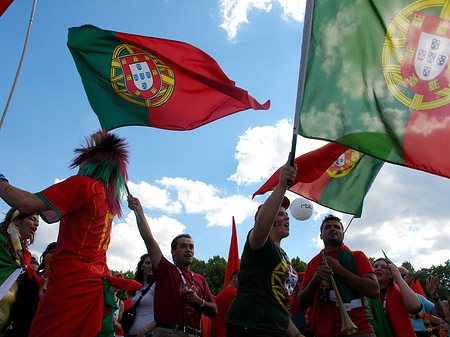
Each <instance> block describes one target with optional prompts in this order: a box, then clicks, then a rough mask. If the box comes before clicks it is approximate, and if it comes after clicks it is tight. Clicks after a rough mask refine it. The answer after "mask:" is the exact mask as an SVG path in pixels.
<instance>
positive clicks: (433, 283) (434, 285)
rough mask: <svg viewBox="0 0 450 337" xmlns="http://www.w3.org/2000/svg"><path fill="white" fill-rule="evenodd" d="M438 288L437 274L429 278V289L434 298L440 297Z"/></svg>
mask: <svg viewBox="0 0 450 337" xmlns="http://www.w3.org/2000/svg"><path fill="white" fill-rule="evenodd" d="M438 288H439V278H438V277H437V276H433V277H431V278H429V279H427V290H428V292H429V293H430V295H431V297H432V298H433V299H435V298H438V297H439V295H438V293H437V290H438Z"/></svg>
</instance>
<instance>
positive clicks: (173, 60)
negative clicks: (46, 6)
mask: <svg viewBox="0 0 450 337" xmlns="http://www.w3.org/2000/svg"><path fill="white" fill-rule="evenodd" d="M67 45H68V47H69V50H70V52H71V54H72V56H73V58H74V60H75V64H76V66H77V69H78V72H79V73H80V76H81V79H82V82H83V86H84V89H85V91H86V94H87V96H88V99H89V103H90V104H91V107H92V109H93V110H94V112H95V113H96V114H97V116H98V118H99V121H100V124H101V126H102V128H103V129H106V130H111V129H114V128H117V127H120V126H125V125H142V126H152V127H156V128H161V129H169V130H191V129H195V128H197V127H199V126H202V125H204V124H207V123H210V122H212V121H214V120H216V119H219V118H222V117H225V116H227V115H230V114H233V113H235V112H238V111H242V110H246V109H250V108H252V109H255V110H260V109H261V110H265V109H268V108H269V106H270V102H269V101H267V102H266V103H265V104H259V103H258V102H257V101H256V100H255V99H254V98H253V97H252V96H250V95H249V94H248V92H247V91H245V90H243V89H241V88H238V87H236V86H235V83H234V82H233V81H232V80H230V79H229V78H228V77H227V76H226V75H225V73H224V72H223V71H222V69H221V68H220V67H219V65H218V64H217V62H216V61H215V60H214V59H212V58H211V57H210V56H209V55H207V54H206V53H204V52H203V51H201V50H200V49H198V48H196V47H194V46H192V45H189V44H187V43H183V42H179V41H172V40H165V39H158V38H153V37H145V36H139V35H131V34H125V33H118V32H112V31H107V30H102V29H100V28H97V27H94V26H90V25H85V26H81V27H74V28H70V29H69V34H68V42H67Z"/></svg>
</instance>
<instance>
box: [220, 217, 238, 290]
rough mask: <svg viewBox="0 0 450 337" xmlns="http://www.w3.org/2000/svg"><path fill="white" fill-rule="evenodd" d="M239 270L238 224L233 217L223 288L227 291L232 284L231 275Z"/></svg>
mask: <svg viewBox="0 0 450 337" xmlns="http://www.w3.org/2000/svg"><path fill="white" fill-rule="evenodd" d="M237 269H239V252H238V243H237V235H236V222H235V221H234V216H233V232H232V234H231V243H230V251H229V252H228V261H227V271H226V273H225V280H224V282H223V288H224V289H225V288H226V287H227V286H228V283H229V282H230V278H231V274H232V273H233V272H234V271H235V270H237Z"/></svg>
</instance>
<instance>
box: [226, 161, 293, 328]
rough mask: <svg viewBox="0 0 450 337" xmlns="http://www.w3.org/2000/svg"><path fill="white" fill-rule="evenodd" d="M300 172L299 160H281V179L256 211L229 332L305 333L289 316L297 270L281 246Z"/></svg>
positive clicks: (287, 231) (229, 318) (229, 315)
mask: <svg viewBox="0 0 450 337" xmlns="http://www.w3.org/2000/svg"><path fill="white" fill-rule="evenodd" d="M296 175H297V166H296V165H295V166H290V165H289V163H286V164H285V165H284V166H282V167H281V169H280V179H279V182H278V185H277V186H276V187H275V189H274V190H273V192H272V194H271V195H270V196H269V198H267V200H266V201H265V202H264V204H262V205H261V206H259V208H258V211H257V212H256V214H255V225H254V226H253V228H252V229H251V230H250V232H249V234H248V236H247V242H246V243H245V246H244V251H243V253H242V256H241V269H240V271H239V285H238V290H237V294H236V297H235V298H234V300H233V302H232V303H231V306H230V308H229V310H228V316H227V321H226V323H227V333H226V335H227V336H228V337H269V336H270V337H278V336H279V337H281V336H289V337H298V336H302V334H301V333H300V332H299V331H298V329H297V328H296V327H295V325H294V323H293V322H292V321H291V320H290V318H289V305H290V302H291V301H292V299H291V296H292V292H293V290H294V287H295V284H296V283H297V272H296V271H295V270H294V268H293V267H292V265H291V262H290V261H289V258H288V256H287V255H286V253H285V252H284V250H283V249H282V248H281V247H280V243H281V240H282V239H283V238H285V237H287V236H289V216H288V214H287V212H286V210H287V209H288V207H289V204H290V202H289V199H288V198H286V197H285V196H284V194H285V193H286V190H287V188H288V182H289V181H294V179H295V177H296Z"/></svg>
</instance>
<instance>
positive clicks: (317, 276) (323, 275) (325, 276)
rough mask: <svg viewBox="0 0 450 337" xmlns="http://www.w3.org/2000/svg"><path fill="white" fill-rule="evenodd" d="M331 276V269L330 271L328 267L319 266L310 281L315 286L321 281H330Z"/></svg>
mask: <svg viewBox="0 0 450 337" xmlns="http://www.w3.org/2000/svg"><path fill="white" fill-rule="evenodd" d="M338 263H339V262H338ZM331 274H333V269H331V267H330V266H327V265H325V264H321V265H319V266H317V269H316V272H315V273H314V276H313V278H312V280H311V281H312V282H313V283H314V284H316V285H317V284H319V283H320V281H322V280H326V281H328V280H329V279H330V275H331Z"/></svg>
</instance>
